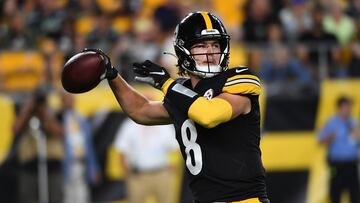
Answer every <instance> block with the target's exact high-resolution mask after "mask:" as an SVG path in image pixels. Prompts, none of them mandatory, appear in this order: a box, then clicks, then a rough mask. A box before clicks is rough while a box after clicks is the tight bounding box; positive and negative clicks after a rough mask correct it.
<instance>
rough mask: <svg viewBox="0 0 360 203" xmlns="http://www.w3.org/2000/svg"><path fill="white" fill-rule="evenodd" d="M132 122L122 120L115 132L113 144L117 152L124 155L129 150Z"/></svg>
mask: <svg viewBox="0 0 360 203" xmlns="http://www.w3.org/2000/svg"><path fill="white" fill-rule="evenodd" d="M132 122H133V121H132V120H130V119H126V120H124V121H123V123H122V124H121V125H120V126H119V128H118V130H117V132H116V135H115V139H114V143H113V144H114V146H115V149H116V150H117V151H118V152H123V153H126V152H128V151H129V150H130V139H131V135H130V134H131V129H133V127H132V126H133V124H132Z"/></svg>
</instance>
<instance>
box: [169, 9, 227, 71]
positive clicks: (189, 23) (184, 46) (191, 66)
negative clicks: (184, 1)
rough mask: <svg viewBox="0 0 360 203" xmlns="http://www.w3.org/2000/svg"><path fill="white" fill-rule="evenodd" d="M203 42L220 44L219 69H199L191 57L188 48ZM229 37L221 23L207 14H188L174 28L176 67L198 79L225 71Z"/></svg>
mask: <svg viewBox="0 0 360 203" xmlns="http://www.w3.org/2000/svg"><path fill="white" fill-rule="evenodd" d="M203 40H218V41H219V43H220V50H221V60H220V64H219V66H220V69H218V68H208V69H205V68H203V67H199V66H198V65H197V64H196V62H195V59H194V58H193V57H192V56H191V53H190V47H191V45H193V44H194V43H196V42H199V41H203ZM229 41H230V37H229V35H228V34H227V32H226V29H225V27H224V25H223V24H222V22H221V21H220V20H219V19H218V18H217V17H216V16H214V15H213V14H211V13H208V12H194V13H190V14H188V15H187V16H186V17H185V18H184V19H183V20H182V21H181V22H180V23H179V24H178V25H177V27H176V29H175V35H174V48H175V53H176V55H177V57H178V66H179V67H180V68H184V69H186V70H187V71H189V72H191V73H192V74H195V75H198V76H200V77H206V75H212V76H213V75H216V74H218V73H220V72H221V71H225V70H226V69H227V66H228V63H229V50H230V47H229V46H230V43H229Z"/></svg>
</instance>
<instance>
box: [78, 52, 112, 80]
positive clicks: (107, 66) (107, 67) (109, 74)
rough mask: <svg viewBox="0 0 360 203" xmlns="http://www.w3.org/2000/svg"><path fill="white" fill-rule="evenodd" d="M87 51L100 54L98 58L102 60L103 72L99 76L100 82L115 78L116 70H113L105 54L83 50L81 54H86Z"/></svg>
mask: <svg viewBox="0 0 360 203" xmlns="http://www.w3.org/2000/svg"><path fill="white" fill-rule="evenodd" d="M88 51H93V52H96V53H98V54H100V56H101V57H102V58H103V59H104V63H105V72H104V74H103V75H101V77H100V80H103V79H108V80H112V79H114V78H116V77H117V75H118V71H117V70H116V68H114V66H112V65H111V61H110V58H109V56H108V55H107V54H105V53H104V52H103V51H102V50H101V49H93V48H85V49H84V50H83V52H88Z"/></svg>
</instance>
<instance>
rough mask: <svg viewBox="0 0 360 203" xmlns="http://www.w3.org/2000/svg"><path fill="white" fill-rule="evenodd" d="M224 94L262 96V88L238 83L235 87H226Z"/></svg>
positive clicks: (253, 84)
mask: <svg viewBox="0 0 360 203" xmlns="http://www.w3.org/2000/svg"><path fill="white" fill-rule="evenodd" d="M223 92H226V93H229V94H250V95H260V93H261V87H260V86H259V85H257V84H255V83H250V82H244V83H236V84H233V85H229V86H224V87H223Z"/></svg>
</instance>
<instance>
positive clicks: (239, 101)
mask: <svg viewBox="0 0 360 203" xmlns="http://www.w3.org/2000/svg"><path fill="white" fill-rule="evenodd" d="M250 111H251V102H250V99H249V98H248V97H246V96H242V95H234V94H229V93H221V94H220V95H218V96H217V97H215V98H213V99H210V100H207V99H205V98H204V97H198V98H197V99H196V100H195V101H194V102H193V103H192V104H191V105H190V107H189V110H188V116H189V118H191V119H192V120H193V121H195V122H196V123H198V124H200V125H202V126H203V127H206V128H213V127H215V126H217V125H219V124H221V123H224V122H227V121H229V120H231V119H233V118H236V117H238V116H239V115H241V114H247V113H249V112H250Z"/></svg>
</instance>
